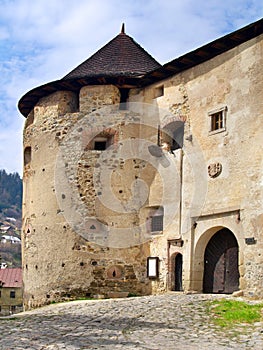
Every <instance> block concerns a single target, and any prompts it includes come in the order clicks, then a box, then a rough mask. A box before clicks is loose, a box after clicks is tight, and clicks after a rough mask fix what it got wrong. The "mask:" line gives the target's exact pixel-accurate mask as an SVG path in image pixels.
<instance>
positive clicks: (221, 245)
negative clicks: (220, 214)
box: [203, 228, 239, 294]
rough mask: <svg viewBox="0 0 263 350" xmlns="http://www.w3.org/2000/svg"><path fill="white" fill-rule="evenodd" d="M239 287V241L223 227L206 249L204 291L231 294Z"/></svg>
mask: <svg viewBox="0 0 263 350" xmlns="http://www.w3.org/2000/svg"><path fill="white" fill-rule="evenodd" d="M238 289H239V271H238V243H237V240H236V238H235V236H234V235H233V233H232V232H231V231H230V230H228V229H226V228H223V229H221V230H220V231H218V232H217V233H215V234H214V236H213V237H212V238H211V239H210V241H209V242H208V244H207V247H206V250H205V255H204V279H203V292H204V293H222V294H230V293H233V292H234V291H236V290H238Z"/></svg>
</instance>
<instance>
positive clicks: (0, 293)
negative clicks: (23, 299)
mask: <svg viewBox="0 0 263 350" xmlns="http://www.w3.org/2000/svg"><path fill="white" fill-rule="evenodd" d="M1 296H2V292H1V290H0V298H1Z"/></svg>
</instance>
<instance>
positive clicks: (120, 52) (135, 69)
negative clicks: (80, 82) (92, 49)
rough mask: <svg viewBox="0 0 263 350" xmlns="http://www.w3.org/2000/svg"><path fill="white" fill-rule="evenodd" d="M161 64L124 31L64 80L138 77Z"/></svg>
mask: <svg viewBox="0 0 263 350" xmlns="http://www.w3.org/2000/svg"><path fill="white" fill-rule="evenodd" d="M159 67H161V65H160V64H159V63H158V62H157V61H156V60H155V59H154V58H153V57H152V56H151V55H149V54H148V53H147V52H146V51H145V50H144V49H143V48H142V47H141V46H140V45H139V44H138V43H136V42H135V41H134V40H133V39H132V38H131V37H130V36H128V35H127V34H125V32H124V26H123V27H122V31H121V33H120V34H118V35H117V36H116V37H115V38H113V39H112V40H111V41H110V42H109V43H108V44H106V45H105V46H103V47H102V48H101V49H100V50H98V51H97V52H96V53H95V54H94V55H92V56H91V57H90V58H88V59H87V60H86V61H84V62H83V63H82V64H80V65H79V66H78V67H77V68H75V69H73V70H72V71H71V72H70V73H69V74H67V75H66V76H65V77H64V78H63V80H67V79H76V78H86V77H94V76H104V77H107V76H111V77H117V76H123V77H136V76H141V75H143V74H146V73H149V72H151V71H153V70H155V69H157V68H159Z"/></svg>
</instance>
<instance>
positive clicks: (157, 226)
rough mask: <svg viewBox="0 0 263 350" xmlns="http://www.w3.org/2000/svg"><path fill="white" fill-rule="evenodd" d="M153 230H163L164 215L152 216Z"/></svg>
mask: <svg viewBox="0 0 263 350" xmlns="http://www.w3.org/2000/svg"><path fill="white" fill-rule="evenodd" d="M151 231H152V232H159V231H163V215H157V216H153V217H152V227H151Z"/></svg>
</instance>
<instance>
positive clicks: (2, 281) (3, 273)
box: [0, 268, 22, 288]
mask: <svg viewBox="0 0 263 350" xmlns="http://www.w3.org/2000/svg"><path fill="white" fill-rule="evenodd" d="M0 285H2V286H3V287H5V288H21V287H22V269H21V268H14V269H11V268H6V269H0Z"/></svg>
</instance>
